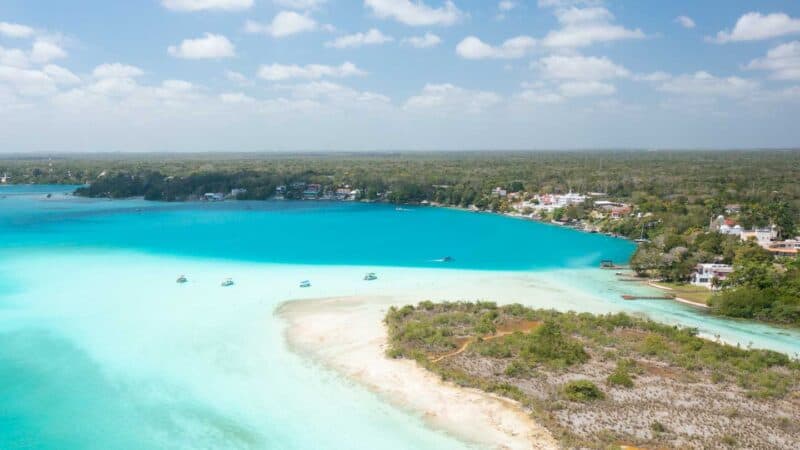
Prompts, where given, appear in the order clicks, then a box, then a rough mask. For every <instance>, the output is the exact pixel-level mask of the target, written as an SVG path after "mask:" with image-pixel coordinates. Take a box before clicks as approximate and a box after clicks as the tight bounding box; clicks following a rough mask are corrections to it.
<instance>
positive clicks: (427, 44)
mask: <svg viewBox="0 0 800 450" xmlns="http://www.w3.org/2000/svg"><path fill="white" fill-rule="evenodd" d="M403 43H404V44H408V45H410V46H412V47H416V48H431V47H436V46H437V45H439V44H441V43H442V38H440V37H439V36H437V35H435V34H433V33H430V32H428V33H425V34H424V35H423V36H410V37H407V38H405V39H403Z"/></svg>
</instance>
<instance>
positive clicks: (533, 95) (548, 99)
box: [517, 89, 564, 104]
mask: <svg viewBox="0 0 800 450" xmlns="http://www.w3.org/2000/svg"><path fill="white" fill-rule="evenodd" d="M517 98H519V99H520V100H522V101H524V102H527V103H537V104H554V103H561V102H563V101H564V96H562V95H559V94H556V93H555V92H549V91H546V90H543V89H525V90H524V91H522V92H520V93H519V94H518V95H517Z"/></svg>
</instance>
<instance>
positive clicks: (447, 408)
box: [277, 297, 558, 449]
mask: <svg viewBox="0 0 800 450" xmlns="http://www.w3.org/2000/svg"><path fill="white" fill-rule="evenodd" d="M396 303H397V302H396V301H393V300H392V299H391V298H388V297H380V298H374V297H370V298H366V297H342V298H330V299H321V300H300V301H292V302H287V303H284V304H283V305H281V306H280V307H279V308H278V310H277V314H278V315H279V316H280V317H282V318H283V319H285V320H286V321H287V324H288V326H287V329H286V337H287V340H288V342H289V345H290V346H291V348H292V349H293V350H295V351H297V352H299V353H302V354H304V355H308V356H310V357H312V358H314V359H315V360H316V361H319V362H321V363H322V364H324V365H326V366H328V367H330V368H332V369H334V370H336V371H337V372H339V373H341V374H342V375H344V376H346V377H348V378H350V379H352V380H355V381H356V382H358V383H361V384H363V385H364V386H366V387H368V388H369V389H370V390H372V391H374V392H376V393H377V394H378V395H380V396H382V397H384V398H386V399H387V400H388V401H389V402H391V403H392V404H394V405H396V406H399V407H401V408H404V409H407V410H409V411H412V412H415V413H417V414H419V415H420V416H421V417H422V418H423V419H424V420H425V421H426V422H427V423H429V424H430V425H431V426H433V427H436V428H438V429H441V430H444V431H446V432H447V433H449V434H451V435H453V436H457V437H458V438H460V439H463V440H464V441H466V442H468V443H470V444H475V445H478V446H480V447H482V448H493V449H556V448H558V444H557V442H556V440H555V439H554V438H553V437H552V436H551V435H550V433H549V432H548V431H547V429H545V428H544V427H543V426H541V425H539V424H537V423H536V422H534V421H533V420H532V419H531V418H530V417H529V416H528V414H526V413H525V412H524V411H523V410H522V408H521V407H520V406H519V405H518V404H516V403H515V402H513V401H511V400H507V399H503V398H500V397H496V396H492V395H489V394H486V393H484V392H481V391H478V390H475V389H465V388H461V387H458V386H456V385H454V384H452V383H446V382H443V381H441V380H440V379H439V378H438V377H437V376H436V375H434V374H432V373H430V372H428V371H426V370H425V369H424V368H422V367H419V366H417V365H416V363H414V362H413V361H409V360H394V359H389V358H387V357H386V356H385V354H384V352H385V349H386V345H387V343H386V330H385V328H384V326H383V323H382V319H383V316H384V314H385V313H386V310H387V309H388V307H389V306H390V305H392V304H396Z"/></svg>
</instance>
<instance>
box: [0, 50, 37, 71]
mask: <svg viewBox="0 0 800 450" xmlns="http://www.w3.org/2000/svg"><path fill="white" fill-rule="evenodd" d="M0 65H4V66H12V67H18V68H25V67H28V65H30V59H29V58H28V54H27V53H25V52H24V51H22V50H20V49H18V48H4V47H3V46H2V45H0Z"/></svg>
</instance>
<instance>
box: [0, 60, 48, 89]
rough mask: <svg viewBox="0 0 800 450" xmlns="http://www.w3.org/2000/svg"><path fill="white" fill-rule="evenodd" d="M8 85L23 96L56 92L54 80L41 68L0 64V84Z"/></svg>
mask: <svg viewBox="0 0 800 450" xmlns="http://www.w3.org/2000/svg"><path fill="white" fill-rule="evenodd" d="M3 83H5V84H8V85H10V86H11V87H12V88H13V89H14V91H15V92H17V93H19V94H21V95H24V96H34V97H36V96H43V95H48V94H52V93H54V92H56V90H57V88H56V83H55V81H54V80H53V79H52V78H51V77H50V76H48V75H47V74H46V73H44V72H43V71H41V70H33V69H23V68H19V67H11V66H0V84H3Z"/></svg>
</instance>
